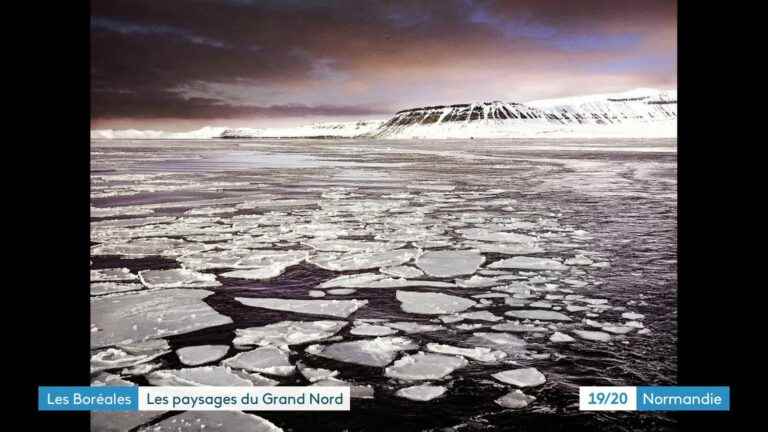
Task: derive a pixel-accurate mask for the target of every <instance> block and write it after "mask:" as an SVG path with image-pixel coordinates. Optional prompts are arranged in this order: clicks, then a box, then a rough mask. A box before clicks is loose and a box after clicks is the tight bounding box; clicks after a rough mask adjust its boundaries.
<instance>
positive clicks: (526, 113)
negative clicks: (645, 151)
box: [371, 89, 677, 138]
mask: <svg viewBox="0 0 768 432" xmlns="http://www.w3.org/2000/svg"><path fill="white" fill-rule="evenodd" d="M676 128H677V92H676V91H659V90H653V89H638V90H634V91H631V92H626V93H619V94H610V95H590V96H580V97H573V98H561V99H549V100H541V101H534V102H529V103H526V104H521V103H509V102H498V101H495V102H484V103H471V104H458V105H442V106H429V107H422V108H413V109H407V110H403V111H399V112H397V113H396V114H395V116H394V117H392V118H391V119H389V120H388V121H386V122H385V123H384V124H383V125H382V126H381V127H379V128H378V129H377V130H375V131H373V133H372V134H371V136H372V137H375V138H517V137H521V138H522V137H535V136H551V137H561V136H574V137H592V136H617V137H638V138H642V137H674V136H676Z"/></svg>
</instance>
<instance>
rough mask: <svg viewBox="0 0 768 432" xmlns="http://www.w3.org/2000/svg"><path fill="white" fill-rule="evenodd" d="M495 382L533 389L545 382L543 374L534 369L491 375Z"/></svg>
mask: <svg viewBox="0 0 768 432" xmlns="http://www.w3.org/2000/svg"><path fill="white" fill-rule="evenodd" d="M492 376H493V377H494V378H496V379H497V380H499V381H501V382H503V383H506V384H512V385H514V386H517V387H535V386H538V385H542V384H544V383H545V382H547V378H546V377H544V374H542V373H541V372H539V370H538V369H536V368H521V369H511V370H506V371H503V372H498V373H495V374H493V375H492Z"/></svg>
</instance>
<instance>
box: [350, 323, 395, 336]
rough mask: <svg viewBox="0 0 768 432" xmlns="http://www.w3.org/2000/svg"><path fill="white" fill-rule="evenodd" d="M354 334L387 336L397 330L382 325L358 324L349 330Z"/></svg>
mask: <svg viewBox="0 0 768 432" xmlns="http://www.w3.org/2000/svg"><path fill="white" fill-rule="evenodd" d="M349 333H350V334H353V335H356V336H389V335H391V334H395V333H397V330H395V329H393V328H391V327H386V326H383V325H371V324H360V325H357V326H355V327H353V328H352V330H350V331H349Z"/></svg>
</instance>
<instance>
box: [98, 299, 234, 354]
mask: <svg viewBox="0 0 768 432" xmlns="http://www.w3.org/2000/svg"><path fill="white" fill-rule="evenodd" d="M209 295H211V292H210V291H206V290H189V289H166V290H160V291H147V292H142V291H139V292H137V293H135V294H134V293H129V294H125V295H121V296H119V297H97V298H95V299H93V300H92V301H91V323H92V324H93V325H94V326H95V327H96V328H97V329H98V331H94V332H91V348H99V347H104V346H112V345H118V344H121V343H130V342H141V341H146V340H148V339H154V338H160V337H167V336H173V335H178V334H182V333H188V332H191V331H195V330H200V329H203V328H207V327H213V326H218V325H222V324H230V323H231V322H232V320H231V319H230V318H229V317H227V316H224V315H221V314H219V313H218V312H216V311H215V310H214V309H212V308H211V307H210V306H208V305H207V304H206V303H205V302H203V301H202V300H203V299H204V298H206V297H208V296H209Z"/></svg>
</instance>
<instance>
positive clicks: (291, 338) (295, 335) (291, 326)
mask: <svg viewBox="0 0 768 432" xmlns="http://www.w3.org/2000/svg"><path fill="white" fill-rule="evenodd" d="M346 325H347V322H346V321H281V322H277V323H274V324H268V325H265V326H262V327H249V328H245V329H235V339H234V340H233V341H232V343H233V344H234V345H235V346H239V347H244V346H251V345H258V346H265V345H276V346H282V345H299V344H303V343H307V342H313V341H319V340H323V339H327V338H329V337H331V336H333V335H335V334H336V333H338V332H339V330H341V329H342V328H344V327H345V326H346Z"/></svg>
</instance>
